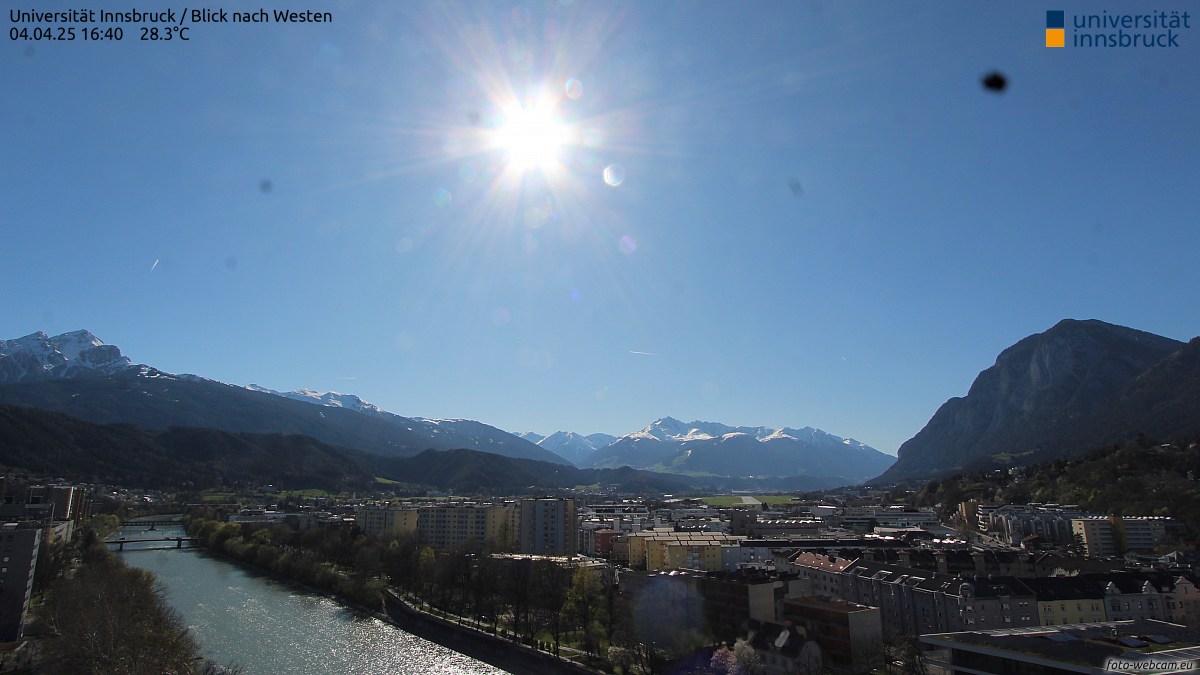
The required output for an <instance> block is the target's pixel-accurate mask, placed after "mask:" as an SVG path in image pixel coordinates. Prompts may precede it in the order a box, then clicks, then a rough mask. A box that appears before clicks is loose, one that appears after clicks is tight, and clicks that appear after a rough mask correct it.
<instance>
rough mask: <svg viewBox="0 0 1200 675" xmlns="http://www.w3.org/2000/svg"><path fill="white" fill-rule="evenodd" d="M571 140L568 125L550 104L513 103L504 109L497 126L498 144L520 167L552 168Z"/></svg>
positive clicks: (510, 160)
mask: <svg viewBox="0 0 1200 675" xmlns="http://www.w3.org/2000/svg"><path fill="white" fill-rule="evenodd" d="M569 141H570V133H569V131H568V129H567V126H566V125H565V124H563V122H562V121H561V120H560V119H559V118H558V116H557V115H556V114H555V111H554V109H553V108H552V107H551V106H546V105H541V106H533V107H523V106H520V105H516V106H513V107H511V108H509V109H507V110H505V111H504V116H503V120H502V122H501V124H500V126H499V128H497V129H496V145H497V147H499V148H500V149H501V150H503V151H504V152H505V153H506V155H507V160H508V165H509V166H512V167H515V168H518V169H522V170H524V169H543V170H545V169H550V168H552V167H553V166H555V165H556V164H557V163H558V160H559V152H560V151H561V150H562V149H563V147H564V146H565V145H566V144H567V143H568V142H569Z"/></svg>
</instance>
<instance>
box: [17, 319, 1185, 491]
mask: <svg viewBox="0 0 1200 675" xmlns="http://www.w3.org/2000/svg"><path fill="white" fill-rule="evenodd" d="M0 405H10V406H23V407H25V408H39V409H44V410H49V411H56V412H58V413H62V414H64V415H69V416H70V417H72V418H78V420H81V421H87V422H92V423H98V424H102V425H112V424H120V425H127V426H129V427H130V428H132V429H135V430H136V431H138V433H142V434H146V433H150V434H151V435H152V436H153V438H152V442H151V445H157V446H159V447H161V446H162V441H161V440H160V437H159V436H154V434H160V433H162V432H165V431H169V430H173V429H177V428H191V429H201V430H207V431H206V432H207V433H225V434H234V435H247V434H248V435H251V436H255V437H257V436H269V437H274V436H281V437H284V438H290V437H294V436H295V437H301V436H302V437H306V438H307V439H308V441H305V442H308V443H318V444H324V445H326V446H328V447H330V448H333V449H334V450H335V451H337V452H359V453H365V454H367V455H370V456H374V457H379V458H383V459H389V458H405V457H414V456H417V455H421V456H422V457H424V458H425V460H426V462H429V461H432V460H431V458H433V457H437V459H438V461H437V462H435V464H437V465H439V466H441V465H444V463H445V462H452V460H453V458H454V457H458V458H459V459H462V460H463V461H466V462H467V463H468V464H469V465H470V466H473V467H476V468H478V467H486V466H487V465H488V464H489V463H494V462H495V461H498V460H492V459H487V458H486V457H485V458H483V459H481V458H479V457H475V456H474V455H478V454H485V455H488V456H491V455H499V456H502V457H506V458H508V459H509V460H511V461H512V462H517V464H516V465H513V464H511V463H510V464H506V465H505V466H506V467H508V468H507V469H506V470H505V471H504V472H503V473H505V474H507V475H509V476H510V477H511V476H514V475H528V472H529V471H534V472H535V473H536V472H537V471H542V472H545V471H546V469H544V467H545V466H547V465H556V466H559V467H564V468H561V469H554V470H551V471H550V473H551V474H555V475H560V477H561V478H562V479H563V480H575V479H578V480H588V477H587V476H586V475H582V474H580V475H575V474H571V473H570V472H571V471H577V470H578V469H575V467H574V466H572V464H574V465H578V466H580V467H585V468H586V469H587V470H603V469H610V470H611V469H616V468H618V467H631V469H628V470H627V471H634V470H645V471H653V472H656V473H655V474H648V473H645V472H644V471H643V472H641V473H638V472H636V471H635V473H634V474H630V475H633V476H636V477H637V478H636V479H637V480H639V481H647V480H649V481H651V482H653V481H655V480H660V481H665V482H664V483H663V484H664V485H673V486H676V487H678V486H681V485H691V486H693V487H698V486H704V487H705V488H722V489H731V488H739V489H756V488H760V489H819V488H823V487H831V486H835V485H840V484H847V483H854V482H861V481H863V480H867V479H870V478H871V477H872V476H876V478H874V480H873V481H872V482H874V483H892V482H905V481H915V480H923V479H927V478H931V477H935V476H940V475H944V474H948V473H953V472H959V471H962V470H964V469H971V468H981V467H997V466H1011V465H1014V464H1028V463H1031V462H1035V461H1043V460H1046V459H1056V458H1062V457H1070V456H1074V455H1078V454H1082V453H1086V452H1088V451H1092V450H1095V449H1096V448H1099V447H1106V446H1110V445H1112V444H1115V443H1121V442H1124V441H1127V440H1130V439H1135V438H1139V437H1142V438H1180V437H1190V438H1200V338H1197V339H1195V340H1192V342H1191V343H1189V344H1184V343H1182V342H1179V341H1176V340H1171V339H1169V338H1165V337H1161V336H1158V335H1154V334H1151V333H1147V332H1144V331H1139V330H1135V329H1132V328H1126V327H1123V326H1116V325H1112V324H1108V323H1104V322H1102V321H1097V320H1086V321H1079V320H1071V319H1068V320H1064V321H1061V322H1059V323H1058V324H1056V325H1055V326H1053V327H1052V328H1050V329H1049V330H1047V331H1045V332H1043V333H1039V334H1036V335H1031V336H1029V337H1027V338H1024V339H1022V340H1020V341H1018V342H1017V343H1016V344H1014V345H1012V346H1011V347H1009V348H1007V349H1005V350H1003V351H1002V352H1001V353H1000V355H999V356H998V357H997V359H996V362H995V364H994V365H993V366H991V367H990V368H987V369H986V370H984V371H983V372H981V373H980V374H979V376H978V377H977V378H976V379H975V381H974V383H973V384H972V385H971V387H970V389H969V391H968V392H967V394H966V396H964V397H961V398H959V397H956V398H951V399H950V400H948V401H947V402H946V403H945V404H943V405H942V406H941V407H940V408H939V409H938V410H937V412H936V413H935V414H934V415H933V417H932V418H931V419H930V420H929V422H928V423H927V424H926V425H925V427H924V428H923V429H922V430H921V431H920V432H919V433H917V435H916V436H914V437H913V438H912V439H910V440H908V441H907V442H905V443H904V444H903V445H902V446H901V448H900V451H899V458H898V459H896V460H895V462H894V464H892V462H893V458H892V457H890V456H888V455H885V454H883V453H880V452H879V451H877V450H875V449H873V448H871V447H869V446H867V445H866V444H863V443H861V442H859V441H856V440H854V439H852V438H842V437H839V436H834V435H832V434H829V433H826V432H824V431H821V430H819V429H814V428H811V427H805V428H802V429H793V428H787V427H784V428H772V427H746V426H728V425H725V424H721V423H716V422H703V421H692V422H686V423H685V422H681V421H680V420H677V419H674V418H671V417H664V418H660V419H658V420H656V421H655V422H653V423H651V424H650V425H648V426H646V427H645V428H644V429H642V430H640V431H637V432H634V433H630V434H626V435H624V436H620V437H614V436H609V435H607V434H591V435H586V436H585V435H582V434H577V433H572V432H569V431H560V432H556V433H554V434H551V435H549V436H541V435H539V434H535V433H531V432H525V433H522V434H512V433H508V432H505V431H501V430H500V429H497V428H495V427H491V426H488V425H486V424H483V423H481V422H476V421H472V420H438V419H427V418H419V417H402V416H400V415H395V414H393V413H390V412H387V411H385V410H383V409H381V408H379V407H378V406H375V405H372V404H370V403H368V402H366V401H363V400H362V399H360V398H359V397H357V396H354V395H352V394H338V393H333V392H328V393H322V392H316V391H312V390H307V389H302V390H298V391H293V392H278V391H274V390H270V389H266V388H264V387H260V386H257V385H251V386H249V387H239V386H234V385H229V384H225V383H221V382H217V381H214V380H209V379H206V378H204V377H199V376H196V375H182V374H181V375H176V374H171V373H167V372H164V371H161V370H159V369H157V368H154V367H152V366H148V365H145V364H137V363H134V362H133V361H132V360H131V359H129V358H128V357H126V356H124V355H122V354H121V351H120V349H118V348H117V347H115V346H113V345H106V344H104V343H103V342H101V341H100V340H99V339H98V338H96V337H95V336H94V335H92V334H91V333H89V332H87V331H75V332H72V333H65V334H63V335H58V336H55V337H49V336H47V335H46V334H44V333H35V334H33V335H28V336H25V337H23V338H19V339H15V340H0ZM196 433H198V432H196ZM162 438H171V437H170V436H163V437H162ZM130 442H132V443H134V445H133V447H134V448H143V449H145V448H147V447H150V446H146V445H145V444H144V443H141V442H140V441H136V439H134V440H131V441H130ZM248 442H250V443H251V445H254V446H255V447H263V446H264V444H265V446H267V447H273V448H276V449H277V450H278V449H279V447H282V446H279V445H278V444H276V443H274V441H271V442H266V441H261V442H260V441H258V440H254V441H248ZM285 445H286V444H285ZM9 450H10V448H9V447H8V446H6V445H4V444H3V443H0V463H5V464H7V465H9V466H14V465H13V464H12V463H11V462H8V461H7V459H6V457H8V456H9V454H10V453H9ZM426 450H433V451H438V452H441V453H446V452H449V451H459V450H465V451H473V452H474V455H472V454H463V453H458V452H455V453H454V454H451V455H444V454H439V455H428V454H425V451H426ZM138 452H141V451H138ZM306 452H307V451H306ZM31 461H32V460H31ZM189 461H190V460H189ZM529 461H534V462H542V463H544V464H539V465H536V466H539V467H543V468H537V469H531V468H529V467H527V466H524V465H522V464H521V463H522V462H529ZM356 462H358V463H359V464H360V465H361V464H362V463H361V462H359V461H358V460H356ZM373 462H374V460H372V461H371V462H367V463H366V464H365V465H363V466H366V467H367V468H365V469H364V471H366V472H368V473H369V472H370V471H377V470H388V469H387V467H386V466H380V465H377V464H374V463H373ZM404 471H405V472H408V473H413V472H416V473H417V474H419V473H420V472H419V471H416V469H414V468H413V467H412V466H408V467H406V468H405V469H404ZM472 471H474V470H473V469H471V468H469V467H464V468H463V472H465V473H467V474H470V473H472ZM480 471H482V472H479V471H476V472H475V474H474V475H475V476H477V477H478V478H479V479H480V481H482V482H481V484H483V483H486V481H485V480H483V479H484V478H485V477H486V475H487V471H486V470H480ZM376 475H381V474H376ZM654 475H657V476H658V477H657V478H649V477H650V476H654ZM443 477H444V476H443ZM359 478H361V476H359ZM356 480H357V479H356ZM514 480H517V482H521V481H523V480H525V479H524V478H521V479H514ZM529 484H530V485H535V484H536V481H535V482H529ZM582 484H588V483H582Z"/></svg>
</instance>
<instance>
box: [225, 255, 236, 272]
mask: <svg viewBox="0 0 1200 675" xmlns="http://www.w3.org/2000/svg"><path fill="white" fill-rule="evenodd" d="M237 268H238V259H237V257H236V256H232V255H231V256H229V257H228V258H226V259H225V269H227V270H229V271H230V272H236V271H237Z"/></svg>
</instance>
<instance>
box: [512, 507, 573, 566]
mask: <svg viewBox="0 0 1200 675" xmlns="http://www.w3.org/2000/svg"><path fill="white" fill-rule="evenodd" d="M518 512H519V528H518V532H519V537H518V540H517V542H518V550H519V551H520V552H521V553H533V554H536V555H575V554H576V552H578V551H579V528H578V527H577V525H576V519H575V500H574V499H550V498H544V499H522V500H521V501H520V502H519V503H518Z"/></svg>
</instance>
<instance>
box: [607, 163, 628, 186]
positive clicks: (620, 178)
mask: <svg viewBox="0 0 1200 675" xmlns="http://www.w3.org/2000/svg"><path fill="white" fill-rule="evenodd" d="M604 182H605V183H607V184H608V185H609V186H610V187H617V186H618V185H620V184H621V183H624V182H625V167H623V166H621V165H620V164H609V165H608V166H606V167H604Z"/></svg>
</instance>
